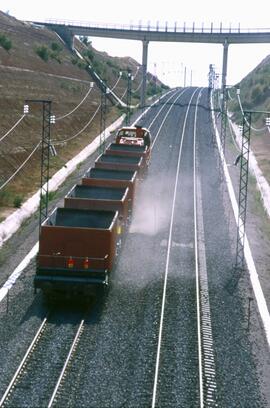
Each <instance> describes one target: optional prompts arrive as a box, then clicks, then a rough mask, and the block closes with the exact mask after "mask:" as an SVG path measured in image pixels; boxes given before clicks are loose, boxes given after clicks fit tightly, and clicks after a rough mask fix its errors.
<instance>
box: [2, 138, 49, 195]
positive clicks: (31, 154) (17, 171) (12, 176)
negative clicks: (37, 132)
mask: <svg viewBox="0 0 270 408" xmlns="http://www.w3.org/2000/svg"><path fill="white" fill-rule="evenodd" d="M40 144H41V141H40V142H39V143H38V144H37V145H36V147H35V148H34V150H32V152H31V153H30V155H29V156H28V157H27V158H26V159H25V161H24V162H23V163H22V164H21V165H20V167H19V168H18V169H17V170H16V171H15V172H14V173H13V174H12V175H11V176H10V177H9V178H8V179H7V180H6V181H5V182H4V183H3V184H2V185H1V186H0V190H2V189H3V188H4V187H5V186H6V185H7V184H8V183H9V182H10V181H11V180H13V178H14V177H15V176H16V174H18V173H19V171H20V170H21V169H22V168H23V167H24V166H25V165H26V163H27V162H28V161H29V160H30V159H31V157H32V156H33V154H34V153H35V152H36V151H37V149H38V148H39V146H40Z"/></svg>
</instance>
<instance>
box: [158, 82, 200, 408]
mask: <svg viewBox="0 0 270 408" xmlns="http://www.w3.org/2000/svg"><path fill="white" fill-rule="evenodd" d="M198 89H199V88H196V89H195V90H194V92H193V93H192V95H191V98H190V101H189V104H188V107H187V110H186V114H185V119H184V124H183V129H182V137H181V143H180V147H179V154H178V161H177V169H176V176H175V184H174V193H173V202H172V210H171V220H170V228H169V238H168V246H167V255H166V266H165V275H164V284H163V294H162V304H161V312H160V324H159V334H158V346H157V356H156V364H155V375H154V386H153V393H152V403H151V408H155V406H156V397H157V386H158V376H159V363H160V354H161V342H162V332H163V323H164V313H165V302H166V294H167V281H168V272H169V263H170V252H171V243H172V230H173V222H174V214H175V203H176V195H177V187H178V180H179V172H180V163H181V158H182V150H183V141H184V135H185V130H186V124H187V118H188V114H189V110H190V106H191V102H192V99H193V97H194V95H195V93H196V92H197V91H198Z"/></svg>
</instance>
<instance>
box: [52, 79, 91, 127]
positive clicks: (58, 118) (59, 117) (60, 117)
mask: <svg viewBox="0 0 270 408" xmlns="http://www.w3.org/2000/svg"><path fill="white" fill-rule="evenodd" d="M92 89H93V83H92V82H90V87H89V90H88V91H87V93H86V95H85V96H84V97H83V99H82V100H81V102H80V103H79V104H78V105H77V106H75V108H74V109H72V110H71V111H70V112H68V113H66V114H65V115H62V116H58V117H56V118H55V120H61V119H64V118H66V117H68V116H69V115H71V114H72V113H74V112H75V111H76V110H77V109H78V108H79V107H80V106H81V105H82V104H83V102H84V101H85V100H86V98H87V97H88V95H89V94H90V92H91V91H92Z"/></svg>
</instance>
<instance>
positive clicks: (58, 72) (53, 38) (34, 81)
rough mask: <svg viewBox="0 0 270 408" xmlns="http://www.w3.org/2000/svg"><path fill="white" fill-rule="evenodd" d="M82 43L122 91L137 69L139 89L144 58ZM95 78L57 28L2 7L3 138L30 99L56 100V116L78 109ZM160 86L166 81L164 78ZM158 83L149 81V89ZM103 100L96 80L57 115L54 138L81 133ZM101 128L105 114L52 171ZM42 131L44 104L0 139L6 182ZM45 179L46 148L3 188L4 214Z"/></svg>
mask: <svg viewBox="0 0 270 408" xmlns="http://www.w3.org/2000/svg"><path fill="white" fill-rule="evenodd" d="M76 45H77V46H78V47H80V51H81V52H82V53H83V54H84V56H85V58H86V59H87V61H88V63H91V65H92V66H93V67H94V68H95V70H96V71H97V73H98V74H99V75H100V76H101V77H102V78H103V79H104V80H105V81H106V82H107V84H108V85H109V86H111V87H112V86H114V85H115V83H116V82H117V80H118V78H119V71H122V72H123V75H122V78H121V80H120V81H119V82H118V85H117V87H116V88H115V89H114V91H115V93H116V94H117V95H118V96H119V97H121V96H122V95H123V94H124V92H125V89H126V86H127V80H126V74H125V73H126V72H127V70H128V69H131V71H132V73H133V75H134V76H135V79H134V81H133V89H136V88H138V87H139V85H140V83H141V79H142V76H141V72H140V70H139V71H138V74H137V75H135V74H136V72H137V69H138V67H139V64H138V63H137V62H136V61H134V60H132V59H131V58H117V57H110V56H109V55H107V54H106V53H103V52H98V51H96V50H94V49H93V48H92V46H91V43H88V44H86V45H82V44H80V43H79V41H77V42H76ZM148 78H149V79H150V76H148ZM92 80H93V79H92V78H91V77H90V75H89V74H88V73H87V72H86V70H85V63H84V62H83V61H81V60H79V59H78V58H77V57H76V55H75V54H74V53H73V52H71V50H70V49H69V48H68V47H67V46H66V45H65V44H64V43H63V42H62V41H61V39H60V38H59V37H58V36H57V35H56V34H55V33H53V32H51V31H49V30H47V29H45V28H38V27H34V26H31V25H30V24H29V23H23V22H21V21H18V20H16V19H15V18H13V17H10V16H8V15H6V14H4V13H2V12H0V89H1V98H0V138H1V137H2V136H3V135H4V134H5V133H6V132H7V131H8V130H9V129H10V128H11V126H12V125H13V124H15V123H16V122H17V121H18V119H19V118H20V117H21V115H22V113H23V105H24V101H25V99H39V100H43V99H44V100H51V101H52V113H53V114H55V115H56V118H57V117H59V116H62V115H64V114H66V113H68V112H70V111H71V110H72V109H74V108H75V107H76V106H77V105H78V104H79V103H80V102H81V100H82V99H83V97H84V96H85V95H86V93H87V92H88V90H89V86H90V81H92ZM157 85H158V86H157V90H158V91H160V90H161V88H162V87H163V85H162V84H161V83H160V82H159V81H158V83H157ZM152 92H153V85H151V82H150V85H149V87H148V94H151V93H152ZM138 101H139V92H135V93H134V94H133V100H132V103H133V104H137V103H138ZM99 103H100V91H99V89H98V87H97V86H96V85H95V86H94V89H93V90H92V91H91V93H90V94H89V96H88V97H87V99H86V100H85V101H84V103H83V104H82V105H81V106H80V107H79V108H78V110H76V112H74V113H73V114H71V115H70V116H68V117H67V118H65V119H63V120H59V121H56V124H55V125H53V129H52V139H56V140H58V141H59V140H63V139H67V138H71V137H72V136H74V135H76V134H77V133H78V132H79V131H80V130H81V129H82V128H83V127H84V126H85V125H86V123H87V122H88V121H89V120H90V118H91V117H92V116H93V114H94V112H95V111H96V110H97V107H98V105H99ZM122 113H123V112H122V110H121V109H119V108H117V107H114V106H112V105H110V106H109V111H108V115H107V120H106V122H107V123H108V124H109V123H110V122H112V121H113V120H115V119H116V118H117V117H119V116H120V115H121V114H122ZM99 130H100V115H99V113H98V114H97V115H96V116H95V119H94V120H93V122H92V123H91V125H90V126H89V127H87V128H86V129H85V131H84V132H82V133H81V134H80V135H79V136H78V137H76V138H74V139H72V140H71V141H69V142H67V143H66V144H64V145H62V146H57V153H58V155H57V157H55V158H53V159H52V160H51V175H52V174H53V173H54V172H55V171H56V170H58V169H59V168H60V167H62V166H63V164H64V163H65V162H66V161H68V160H69V159H70V158H72V157H73V156H74V155H75V154H76V153H78V152H79V151H80V150H82V148H83V147H85V146H86V145H87V144H88V143H89V142H90V141H91V140H93V138H94V137H96V135H97V134H99ZM41 132H42V110H41V106H39V105H38V104H33V105H31V106H30V113H29V114H28V115H27V116H26V117H25V118H24V119H23V121H22V122H21V123H20V124H19V125H18V126H17V127H16V129H15V130H14V131H13V132H12V133H11V134H10V135H8V137H6V138H5V139H4V140H3V141H2V142H0V160H1V165H0V186H1V185H2V184H3V183H4V182H5V180H7V179H8V178H9V177H10V175H12V174H13V173H14V172H15V171H16V169H17V168H18V167H19V166H20V164H21V163H22V162H23V161H24V160H25V159H26V158H27V157H28V156H29V154H30V153H31V151H32V150H33V149H34V147H35V146H36V145H37V143H38V142H39V141H40V138H41ZM39 182H40V150H38V151H37V153H36V154H35V155H34V156H33V158H31V160H30V161H29V163H28V164H27V165H26V166H25V167H24V168H23V169H22V170H21V171H20V173H18V175H17V176H16V177H15V178H14V180H13V181H12V182H10V183H9V184H8V185H7V186H6V187H5V188H4V189H2V190H0V217H1V218H3V217H4V216H5V215H6V214H7V213H9V212H10V211H11V210H12V209H13V207H16V206H19V205H20V204H21V202H22V200H24V199H25V198H27V197H28V196H29V195H31V194H32V193H33V192H34V191H35V190H36V189H37V188H38V187H39Z"/></svg>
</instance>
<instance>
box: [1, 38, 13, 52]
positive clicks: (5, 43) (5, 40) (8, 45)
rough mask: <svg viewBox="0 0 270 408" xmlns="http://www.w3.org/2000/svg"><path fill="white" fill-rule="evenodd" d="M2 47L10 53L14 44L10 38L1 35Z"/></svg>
mask: <svg viewBox="0 0 270 408" xmlns="http://www.w3.org/2000/svg"><path fill="white" fill-rule="evenodd" d="M0 45H1V47H3V48H4V49H5V50H6V51H9V50H10V49H11V48H12V42H11V40H10V39H9V38H7V37H6V36H5V35H4V34H0Z"/></svg>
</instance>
